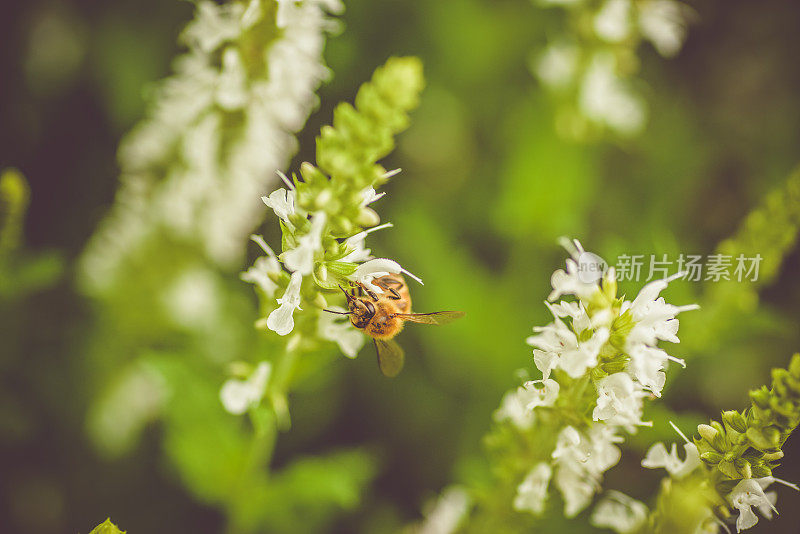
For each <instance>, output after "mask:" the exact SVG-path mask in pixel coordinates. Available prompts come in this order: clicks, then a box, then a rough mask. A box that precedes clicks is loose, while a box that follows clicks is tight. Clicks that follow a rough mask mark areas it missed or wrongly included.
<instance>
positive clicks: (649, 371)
mask: <svg viewBox="0 0 800 534" xmlns="http://www.w3.org/2000/svg"><path fill="white" fill-rule="evenodd" d="M628 354H629V356H630V357H631V361H630V366H629V369H628V370H629V372H630V373H631V374H632V375H633V376H634V377H635V378H636V380H637V381H638V382H639V384H641V386H642V387H643V388H645V389H647V390H649V391H650V392H652V393H653V394H654V395H656V396H657V397H660V396H661V390H662V389H663V388H664V383H665V382H666V380H667V376H666V374H665V373H664V368H665V366H666V362H667V360H673V361H676V362H678V363H680V364H681V365H682V366H683V367H686V364H685V363H684V362H683V360H679V359H678V358H673V357H672V356H670V355H669V354H667V353H666V352H664V351H663V350H661V349H658V348H655V347H648V346H647V345H644V344H635V345H633V346H631V347H629V348H628Z"/></svg>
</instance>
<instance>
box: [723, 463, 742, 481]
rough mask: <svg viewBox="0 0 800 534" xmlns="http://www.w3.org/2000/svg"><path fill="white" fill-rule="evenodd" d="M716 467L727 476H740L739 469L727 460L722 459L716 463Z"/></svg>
mask: <svg viewBox="0 0 800 534" xmlns="http://www.w3.org/2000/svg"><path fill="white" fill-rule="evenodd" d="M717 469H719V470H720V471H721V472H722V474H723V475H725V476H726V477H728V478H734V479H735V478H741V475H740V474H739V470H738V469H736V466H734V465H733V462H729V461H728V460H722V461H721V462H720V463H718V464H717Z"/></svg>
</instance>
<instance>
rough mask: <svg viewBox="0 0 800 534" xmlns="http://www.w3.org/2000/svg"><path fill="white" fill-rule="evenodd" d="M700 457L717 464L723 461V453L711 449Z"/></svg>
mask: <svg viewBox="0 0 800 534" xmlns="http://www.w3.org/2000/svg"><path fill="white" fill-rule="evenodd" d="M700 459H701V460H703V461H704V462H706V463H707V464H711V465H715V464H718V463H720V462H721V461H722V455H721V454H720V453H718V452H713V451H709V452H704V453H703V454H701V455H700Z"/></svg>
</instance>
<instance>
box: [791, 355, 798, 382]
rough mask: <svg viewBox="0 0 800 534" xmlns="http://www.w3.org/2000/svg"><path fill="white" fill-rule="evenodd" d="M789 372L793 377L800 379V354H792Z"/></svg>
mask: <svg viewBox="0 0 800 534" xmlns="http://www.w3.org/2000/svg"><path fill="white" fill-rule="evenodd" d="M789 374H791V375H792V376H793V377H794V378H797V379H800V354H795V355H794V356H792V361H791V363H790V364H789Z"/></svg>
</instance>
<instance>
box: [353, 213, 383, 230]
mask: <svg viewBox="0 0 800 534" xmlns="http://www.w3.org/2000/svg"><path fill="white" fill-rule="evenodd" d="M380 222H381V218H380V216H379V215H378V214H377V212H376V211H375V210H374V209H372V208H362V209H361V211H360V212H359V213H358V217H356V224H357V225H359V226H363V227H366V228H369V227H372V226H376V225H377V224H379V223H380Z"/></svg>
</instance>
